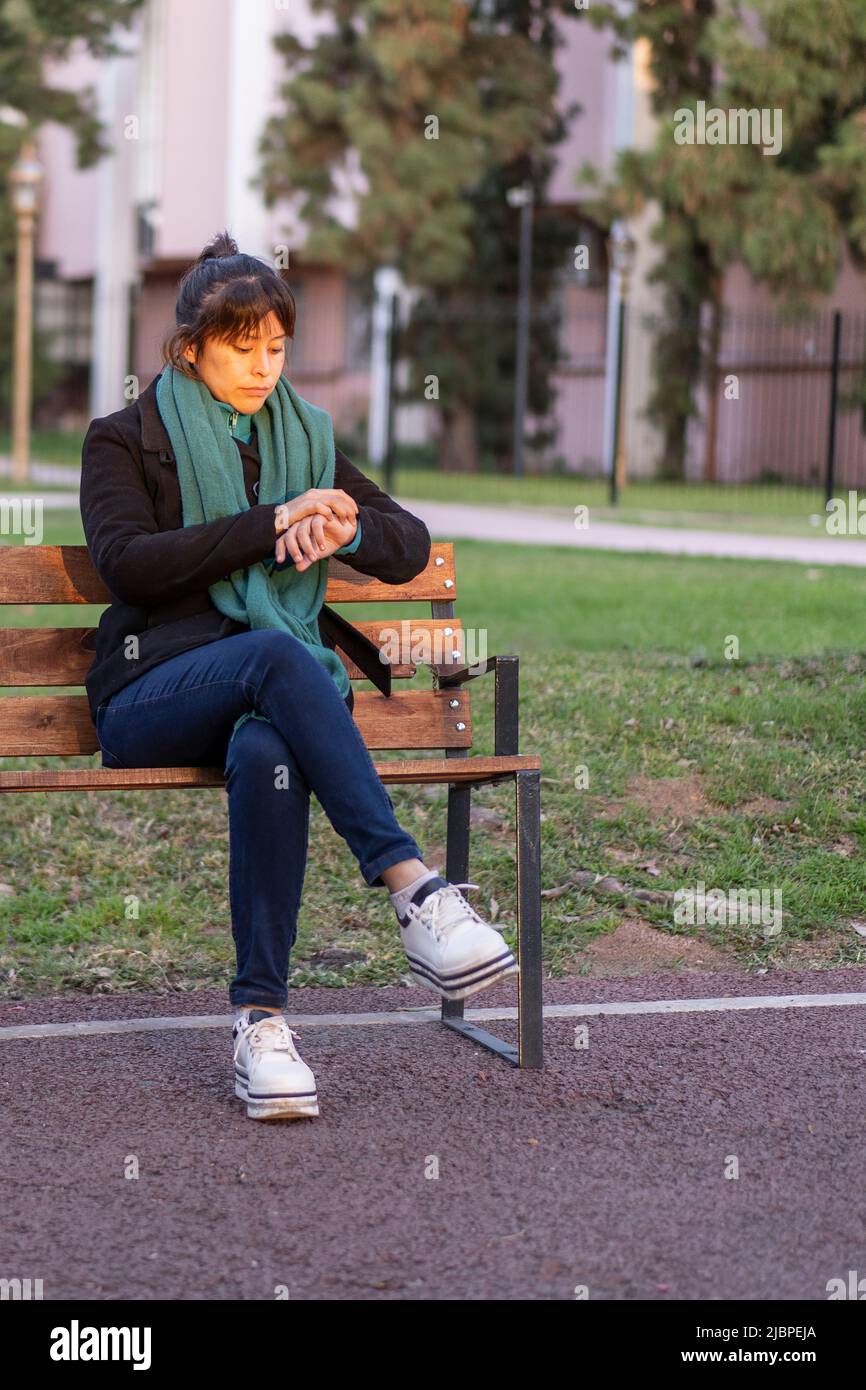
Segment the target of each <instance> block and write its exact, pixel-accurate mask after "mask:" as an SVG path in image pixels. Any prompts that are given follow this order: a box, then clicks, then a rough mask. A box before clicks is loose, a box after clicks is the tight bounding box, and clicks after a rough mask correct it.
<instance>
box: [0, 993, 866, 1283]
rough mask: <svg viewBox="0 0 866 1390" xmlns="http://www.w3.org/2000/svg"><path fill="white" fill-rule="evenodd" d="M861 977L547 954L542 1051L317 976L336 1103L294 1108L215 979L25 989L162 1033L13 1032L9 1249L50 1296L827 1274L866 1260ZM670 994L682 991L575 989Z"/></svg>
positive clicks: (508, 1033) (505, 997)
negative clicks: (256, 1068)
mask: <svg viewBox="0 0 866 1390" xmlns="http://www.w3.org/2000/svg"><path fill="white" fill-rule="evenodd" d="M863 989H864V976H863V972H862V970H855V969H849V970H837V971H832V972H819V973H807V972H803V973H799V974H794V973H782V972H779V973H776V972H771V973H770V974H768V975H765V976H756V975H742V974H741V975H735V976H724V975H719V974H712V975H701V974H692V973H688V974H672V973H671V974H665V975H658V976H655V977H649V978H645V979H635V978H629V979H606V980H599V979H581V978H573V979H569V980H559V981H548V982H546V985H545V1003H546V1007H547V1008H548V1010H549V1013H548V1016H547V1018H546V1021H545V1039H546V1049H547V1056H546V1066H545V1069H544V1070H543V1071H542V1072H529V1071H526V1072H518V1071H515V1070H514V1069H513V1068H511V1067H510V1066H508V1065H507V1064H506V1063H504V1062H502V1061H500V1060H499V1059H497V1058H495V1057H493V1056H492V1055H490V1054H489V1053H487V1052H485V1051H483V1050H482V1049H480V1048H478V1047H476V1046H474V1045H473V1044H471V1043H469V1042H468V1041H467V1040H466V1039H464V1038H460V1037H458V1036H456V1035H454V1034H451V1033H448V1032H446V1031H445V1030H444V1029H443V1028H442V1027H441V1025H440V1024H438V1023H436V1022H432V1021H429V1020H426V1019H425V1020H424V1021H423V1022H417V1023H415V1024H414V1025H412V1026H409V1025H407V1024H404V1023H400V1022H392V1021H389V1020H382V1021H380V1022H378V1023H376V1024H375V1025H372V1024H366V1023H362V1022H357V1023H354V1024H352V1025H351V1026H347V1025H346V1024H344V1023H339V1022H332V1021H331V1020H330V1019H329V1017H328V1016H329V1015H333V1014H335V1013H338V1014H339V1013H343V1014H345V1013H351V1014H356V1015H359V1014H365V1013H373V1014H382V1013H387V1012H388V1011H393V1010H399V1011H401V1012H404V1013H405V1012H406V1011H407V1010H411V1011H425V1010H427V1009H429V1007H430V1005H431V1002H432V1000H433V997H432V996H431V994H430V993H429V992H428V991H426V990H423V989H420V988H417V987H413V988H399V987H393V988H387V989H370V988H364V989H354V988H353V989H345V990H333V989H330V990H327V989H304V990H297V991H295V992H294V994H293V998H292V1017H293V1018H298V1017H299V1016H307V1022H306V1024H305V1025H303V1026H299V1031H300V1034H301V1037H300V1048H301V1051H302V1054H303V1055H304V1056H305V1057H306V1059H307V1060H308V1061H309V1062H310V1063H311V1065H312V1066H313V1068H314V1070H315V1072H316V1076H317V1080H318V1084H319V1092H320V1106H321V1114H320V1116H319V1117H318V1118H317V1119H311V1120H302V1121H293V1122H278V1123H272V1124H261V1123H256V1122H254V1121H250V1120H247V1118H246V1115H245V1113H244V1109H243V1106H242V1105H241V1103H240V1102H239V1101H237V1100H236V1099H235V1097H234V1094H233V1088H232V1073H231V1041H230V1037H229V1035H228V1030H227V1028H226V1026H225V1025H221V1024H220V1017H219V1016H221V1015H224V1014H225V1013H226V1001H225V996H224V994H222V993H221V992H219V991H216V992H214V991H208V992H200V993H195V994H177V995H139V996H128V995H125V996H116V997H111V998H88V999H80V998H64V999H59V1000H45V1001H35V1002H32V1003H28V1004H11V1003H3V1004H2V1005H0V1029H6V1028H15V1029H22V1028H25V1029H26V1028H32V1027H33V1026H39V1025H42V1024H46V1023H55V1024H66V1025H70V1024H72V1023H74V1022H76V1021H80V1020H89V1021H91V1022H96V1023H98V1022H101V1023H103V1024H108V1023H111V1022H112V1021H114V1020H127V1021H129V1020H141V1019H147V1017H148V1015H150V1016H152V1019H151V1025H150V1026H151V1028H152V1031H150V1030H149V1031H139V1030H135V1031H127V1032H110V1033H102V1034H94V1035H87V1036H78V1037H69V1036H55V1037H52V1036H43V1037H37V1038H33V1037H14V1038H13V1037H10V1036H9V1034H4V1033H0V1058H2V1068H0V1084H2V1088H3V1090H2V1097H0V1103H2V1106H3V1113H4V1121H5V1122H4V1125H3V1127H2V1139H0V1175H2V1193H0V1201H2V1207H3V1213H4V1217H3V1237H2V1260H0V1263H2V1268H0V1275H2V1276H4V1277H7V1278H10V1277H16V1276H17V1277H20V1278H26V1277H29V1278H41V1279H43V1281H44V1296H45V1298H46V1299H65V1298H84V1299H102V1298H108V1297H112V1298H115V1297H116V1298H124V1299H141V1298H154V1297H158V1298H163V1299H198V1298H217V1299H236V1298H241V1299H266V1300H270V1299H272V1298H273V1297H274V1290H275V1288H276V1287H277V1286H278V1285H285V1286H286V1287H287V1290H288V1294H289V1297H290V1298H292V1299H295V1300H297V1299H301V1300H307V1299H322V1298H341V1299H342V1298H351V1299H425V1298H439V1299H443V1298H444V1299H481V1298H493V1299H518V1298H522V1297H527V1296H528V1297H530V1298H532V1299H565V1300H571V1299H573V1298H574V1296H575V1288H576V1286H579V1285H586V1286H588V1291H589V1296H590V1298H594V1299H637V1298H649V1299H687V1300H695V1299H700V1300H718V1299H752V1298H754V1299H762V1300H778V1299H794V1298H805V1299H810V1300H824V1299H826V1296H827V1294H826V1284H827V1280H828V1279H831V1278H834V1277H836V1276H839V1277H843V1278H845V1277H847V1271H848V1270H850V1269H860V1271H861V1273H863V1251H864V1248H866V1214H864V1207H863V1202H862V1155H863V1150H864V1139H866V1105H864V1102H866V1009H864V1006H863V1004H862V1003H845V1002H835V1003H832V1004H829V1000H828V997H829V996H831V995H835V996H840V995H858V996H860V998H861V999H862V995H863ZM816 994H817V995H819V996H822V998H823V999H824V1000H827V1001H828V1005H829V1006H827V1007H812V1006H810V1005H809V1004H808V1002H807V1003H800V1004H792V1002H791V1000H790V999H784V998H783V996H804V995H816ZM758 995H766V996H770V998H768V1000H767V1003H768V1005H773V1007H766V1008H763V1007H756V1005H755V996H758ZM720 997H721V998H722V999H724V998H727V999H730V1001H731V1004H732V1007H730V1008H726V1007H720V1006H719V1005H718V1003H717V1004H716V1005H715V1006H714V1007H712V1008H705V1007H701V1005H702V1001H707V1000H718V999H719V998H720ZM482 998H483V1001H484V1007H485V1009H491V1008H492V1009H493V1010H494V1011H502V1010H503V1009H505V1010H508V1009H510V1008H511V1007H513V1004H514V990H513V988H511V987H507V986H505V987H499V988H498V989H497V990H489V991H486V992H485V994H484V995H483V996H481V997H478V999H477V1004H478V1006H479V1008H480V1007H481V999H482ZM670 1000H681V1001H687V1002H688V1011H687V1012H672V1011H671V1010H670V1008H668V1007H666V1006H663V1007H662V1008H661V1011H658V1012H646V1011H644V1010H638V1011H636V1012H608V1013H604V1014H602V1013H598V1012H597V1011H596V1013H595V1015H594V1016H593V1015H592V1014H590V1015H587V1014H586V1013H585V1012H583V1013H574V1012H565V1013H563V1012H562V1011H563V1010H564V1009H567V1008H568V1006H572V1005H590V1006H596V1010H597V1008H598V1007H599V1006H601V1005H605V1006H607V1007H609V1006H610V1005H611V1004H616V1005H617V1006H621V1005H624V1004H629V1003H632V1004H644V1003H648V1002H649V1003H654V1004H655V1005H656V1006H657V1007H658V1006H659V1003H660V1001H670ZM757 1002H758V1004H760V1000H758V1001H757ZM819 1002H820V1001H819ZM779 1004H781V1005H782V1007H775V1006H777V1005H779ZM467 1012H468V1014H469V1016H472V1014H473V1012H474V1010H468V1011H467ZM167 1015H172V1016H179V1017H181V1018H183V1019H185V1020H186V1021H187V1024H188V1026H187V1027H186V1028H184V1029H178V1028H176V1027H173V1026H162V1024H163V1023H164V1020H165V1018H166V1016H167ZM214 1016H216V1017H214ZM310 1016H312V1018H313V1019H314V1020H318V1021H317V1022H311V1020H310ZM199 1019H204V1020H205V1026H200V1025H199V1023H198V1022H197V1021H196V1020H199ZM487 1026H490V1027H491V1029H492V1030H493V1031H496V1032H498V1033H499V1034H500V1035H502V1036H505V1037H508V1038H510V1039H513V1038H514V1031H515V1025H514V1023H513V1021H512V1020H510V1019H505V1020H501V1021H499V1022H497V1023H495V1024H493V1023H491V1024H489V1025H487ZM579 1027H586V1029H587V1038H588V1043H589V1046H588V1048H576V1047H575V1029H576V1028H579ZM734 1158H735V1159H736V1161H737V1163H738V1165H739V1177H738V1178H736V1179H734V1178H726V1177H725V1171H726V1168H727V1169H728V1171H731V1169H732V1163H733V1159H734ZM133 1163H135V1164H137V1167H138V1174H139V1176H138V1177H137V1178H135V1177H133V1178H127V1177H125V1176H124V1171H125V1169H126V1170H128V1171H131V1168H132V1165H133ZM437 1165H438V1177H432V1176H427V1174H430V1173H433V1172H435V1171H436V1167H437Z"/></svg>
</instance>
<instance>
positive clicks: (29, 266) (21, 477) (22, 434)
mask: <svg viewBox="0 0 866 1390" xmlns="http://www.w3.org/2000/svg"><path fill="white" fill-rule="evenodd" d="M42 180H43V172H42V165H41V164H40V163H39V160H38V159H37V157H36V145H35V144H34V142H33V141H32V140H28V141H26V142H25V144H24V145H22V147H21V153H20V154H19V156H18V158H17V160H16V161H15V163H14V164H13V166H12V168H11V169H10V171H9V184H10V187H11V190H12V207H13V210H14V212H15V218H16V222H17V239H16V259H15V367H14V382H13V388H12V478H13V481H14V482H16V483H26V482H27V479H28V477H29V474H30V403H31V397H32V375H33V374H32V357H33V254H34V240H35V227H36V214H37V210H38V206H39V191H40V188H41V186H42Z"/></svg>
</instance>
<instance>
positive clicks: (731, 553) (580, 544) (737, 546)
mask: <svg viewBox="0 0 866 1390" xmlns="http://www.w3.org/2000/svg"><path fill="white" fill-rule="evenodd" d="M31 471H32V475H33V481H34V482H36V483H53V484H56V483H63V482H67V481H70V479H71V478H73V477H74V476H75V470H74V469H70V468H67V467H62V466H60V465H56V464H45V463H34V464H33V466H32V470H31ZM10 472H11V461H10V460H9V458H8V457H6V458H4V457H2V456H0V477H3V476H6V477H8V476H9V474H10ZM7 495H8V496H14V494H7ZM0 498H2V493H0ZM398 500H399V502H400V504H401V506H403V507H407V508H408V510H409V511H411V512H414V513H415V515H416V516H420V517H421V518H422V520H423V521H424V522H425V523H426V525H427V527H428V529H429V531H430V534H431V536H433V537H434V539H447V540H452V539H453V540H457V539H464V540H477V541H504V542H506V543H509V542H510V543H512V544H522V545H552V546H566V547H570V548H580V549H584V550H618V551H626V552H632V553H645V554H646V553H649V554H655V555H707V556H717V557H719V558H727V559H742V560H789V561H790V560H792V561H795V562H797V563H800V564H805V565H855V566H863V565H866V541H857V540H851V539H849V538H847V537H834V536H828V535H819V536H767V535H759V534H752V533H750V532H745V531H705V530H703V529H696V530H689V529H688V528H687V527H680V526H639V525H636V524H633V523H628V522H616V521H606V520H605V521H593V520H592V514H591V513H590V524H589V525H588V526H587V527H586V528H585V529H582V530H578V529H576V528H575V526H574V520H573V517H572V516H571V515H570V514H569V513H568V512H567V511H565V510H557V509H555V508H543V507H532V508H528V507H517V506H515V507H475V506H470V505H467V504H466V503H463V502H429V501H425V500H418V499H417V498H411V497H403V496H399V497H398ZM46 502H50V506H51V507H52V508H55V509H57V510H76V511H77V510H78V493H77V492H53V493H51V495H50V498H48V496H47V495H46Z"/></svg>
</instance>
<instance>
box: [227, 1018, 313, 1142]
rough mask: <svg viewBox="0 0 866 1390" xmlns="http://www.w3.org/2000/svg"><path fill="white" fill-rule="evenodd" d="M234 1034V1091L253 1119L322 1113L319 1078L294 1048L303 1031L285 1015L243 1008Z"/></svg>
mask: <svg viewBox="0 0 866 1390" xmlns="http://www.w3.org/2000/svg"><path fill="white" fill-rule="evenodd" d="M232 1037H233V1039H234V1058H235V1095H236V1096H238V1097H239V1098H240V1099H241V1100H244V1101H246V1103H247V1115H248V1116H249V1118H250V1119H251V1120H272V1119H273V1120H276V1119H294V1118H296V1117H297V1118H301V1117H303V1116H305V1115H318V1113H319V1099H318V1096H317V1094H316V1078H315V1077H314V1075H313V1073H312V1071H311V1070H310V1068H309V1067H308V1066H307V1064H306V1062H305V1061H304V1060H303V1058H302V1057H301V1056H300V1055H299V1053H298V1050H297V1048H296V1047H295V1044H294V1041H293V1039H294V1038H296V1037H298V1034H297V1033H295V1032H294V1031H293V1030H292V1029H291V1028H290V1027H289V1025H288V1023H287V1022H286V1020H285V1018H284V1017H283V1015H282V1014H269V1013H265V1012H264V1011H263V1010H261V1009H256V1008H255V1007H251V1008H250V1009H248V1010H244V1012H243V1013H242V1014H240V1015H239V1016H238V1018H237V1019H236V1020H235V1023H234V1026H233V1028H232Z"/></svg>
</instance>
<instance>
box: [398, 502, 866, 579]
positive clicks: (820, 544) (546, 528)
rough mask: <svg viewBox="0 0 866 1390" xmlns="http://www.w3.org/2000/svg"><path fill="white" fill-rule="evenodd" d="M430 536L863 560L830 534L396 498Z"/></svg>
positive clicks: (813, 560) (857, 547)
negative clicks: (578, 521) (699, 526)
mask: <svg viewBox="0 0 866 1390" xmlns="http://www.w3.org/2000/svg"><path fill="white" fill-rule="evenodd" d="M399 500H400V504H401V506H403V507H407V508H408V509H409V511H411V512H414V513H415V515H416V516H420V517H421V518H422V520H423V521H424V522H425V523H426V525H427V528H428V530H429V531H430V534H431V535H432V536H434V537H447V538H448V539H449V540H450V539H452V538H454V539H457V538H462V539H464V540H476V541H512V542H515V541H518V542H521V543H522V544H524V545H557V546H569V547H571V548H578V549H582V550H620V551H631V552H645V553H646V552H649V553H652V554H657V555H711V556H718V557H720V558H728V559H735V560H736V559H741V560H794V561H797V562H799V563H801V564H808V565H858V566H859V565H866V541H856V540H849V539H848V538H847V537H834V536H826V535H825V536H815V537H812V536H802V537H801V536H766V535H755V534H752V533H749V532H745V531H704V530H688V529H687V528H686V527H679V526H638V525H633V524H630V523H628V522H615V521H593V520H592V515H591V513H590V524H589V525H588V526H587V527H586V528H585V529H583V530H577V529H576V528H575V526H574V521H573V518H572V517H570V516H569V515H568V514H567V513H559V514H557V513H556V512H553V511H549V512H546V511H543V510H542V509H541V508H532V509H531V510H530V509H529V508H525V507H524V508H520V507H471V506H466V505H465V504H463V503H452V502H425V501H417V500H413V499H412V498H404V497H401V498H400V499H399Z"/></svg>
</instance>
